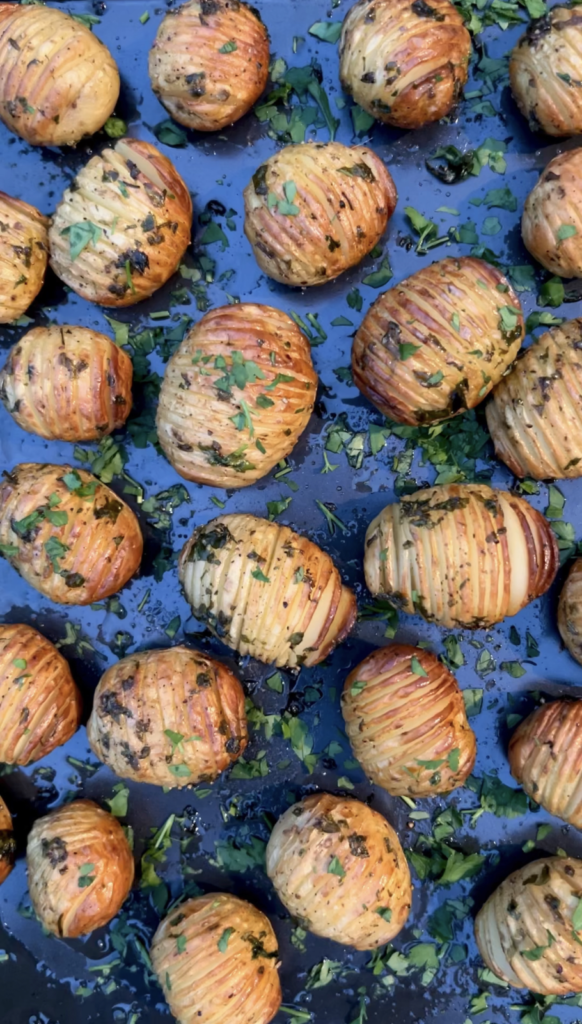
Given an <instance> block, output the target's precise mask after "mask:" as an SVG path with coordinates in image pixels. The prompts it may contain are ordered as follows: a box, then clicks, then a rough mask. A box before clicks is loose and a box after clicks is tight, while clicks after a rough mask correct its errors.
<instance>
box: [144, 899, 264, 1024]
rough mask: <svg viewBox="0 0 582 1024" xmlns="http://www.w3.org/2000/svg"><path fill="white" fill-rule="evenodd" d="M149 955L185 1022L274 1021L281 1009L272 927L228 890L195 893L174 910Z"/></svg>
mask: <svg viewBox="0 0 582 1024" xmlns="http://www.w3.org/2000/svg"><path fill="white" fill-rule="evenodd" d="M150 957H151V961H152V965H153V968H154V971H155V973H156V974H157V976H158V981H159V983H160V985H161V987H162V988H163V990H164V995H165V997H166V999H167V1001H168V1006H169V1007H170V1010H171V1012H172V1014H173V1015H174V1017H176V1018H177V1019H178V1020H180V1022H181V1024H198V1021H204V1024H226V1022H227V1021H228V1022H232V1024H268V1022H269V1021H270V1020H272V1019H273V1017H274V1016H275V1014H276V1013H277V1010H278V1009H279V1006H280V1004H281V984H280V981H279V972H278V967H279V950H278V948H277V938H276V936H275V933H274V931H273V928H272V926H271V922H270V921H269V919H268V918H267V917H265V915H264V914H262V913H261V911H260V910H257V908H256V907H254V906H253V905H252V903H247V901H246V900H241V899H238V897H237V896H231V895H230V894H229V893H223V892H211V893H209V894H208V895H207V896H197V897H195V898H194V899H189V900H186V901H185V903H180V904H179V906H177V907H176V908H175V909H174V910H171V911H170V912H169V914H168V916H167V917H166V918H164V920H163V921H162V923H161V924H160V926H159V928H158V930H157V932H156V933H155V935H154V937H153V940H152V945H151V949H150Z"/></svg>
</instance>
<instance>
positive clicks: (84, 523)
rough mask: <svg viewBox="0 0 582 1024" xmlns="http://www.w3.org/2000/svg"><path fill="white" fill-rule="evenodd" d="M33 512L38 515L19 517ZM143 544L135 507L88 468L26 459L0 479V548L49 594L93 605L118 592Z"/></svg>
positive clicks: (60, 599)
mask: <svg viewBox="0 0 582 1024" xmlns="http://www.w3.org/2000/svg"><path fill="white" fill-rule="evenodd" d="M68 474H74V475H75V476H74V481H73V480H72V482H74V486H71V487H68V486H67V485H66V483H65V482H64V480H63V477H65V476H67V475H68ZM79 481H80V484H79ZM79 490H81V491H84V492H85V495H84V496H83V495H81V496H80V495H79ZM53 495H56V496H57V497H58V498H59V502H58V503H57V502H56V501H55V498H54V497H53ZM51 502H52V504H51ZM63 512H65V513H66V515H67V521H66V522H65V523H63V524H62V525H59V524H58V522H57V523H55V522H54V517H55V514H56V515H57V519H58V518H59V515H62V513H63ZM33 513H37V515H36V516H34V518H33V519H30V520H29V521H28V522H23V520H26V517H30V516H32V515H33ZM49 516H52V518H53V522H51V520H50V519H49V518H48V517H49ZM15 523H18V524H20V525H19V528H18V529H15V528H14V524H15ZM19 531H20V532H19ZM47 543H48V545H49V548H48V550H47V547H46V545H47ZM63 545H64V547H63ZM65 547H66V550H65ZM142 551H143V539H142V535H141V530H140V528H139V523H138V521H137V519H136V517H135V516H134V514H133V512H132V511H131V509H130V508H129V507H128V506H127V505H126V504H125V502H123V501H122V500H121V498H118V496H117V494H115V493H114V492H113V491H112V490H110V488H109V487H106V486H105V484H102V483H100V482H99V481H98V480H97V479H96V478H95V477H94V476H92V474H91V473H87V472H85V471H84V470H82V469H73V467H72V466H52V465H50V464H49V465H41V464H39V463H34V462H24V463H21V464H20V465H19V466H16V467H15V468H14V469H13V470H12V471H11V472H10V473H7V474H5V478H4V481H3V483H1V484H0V552H1V553H2V554H3V555H4V556H5V557H6V559H7V560H8V561H9V562H10V563H11V565H12V566H14V568H15V569H16V570H17V572H19V573H20V575H21V576H22V577H23V578H24V579H25V580H26V582H27V583H30V585H31V586H32V587H34V588H35V589H36V590H39V591H40V592H41V594H44V596H45V597H48V598H49V599H50V600H51V601H56V602H57V603H58V604H92V603H93V602H94V601H100V600H102V599H103V598H104V597H109V596H110V595H111V594H115V593H117V591H118V590H120V589H121V587H123V586H124V585H125V584H126V583H127V581H128V580H129V579H130V578H131V577H132V576H133V574H134V572H135V571H136V570H137V568H138V566H139V564H140V562H141V556H142ZM57 567H58V568H57Z"/></svg>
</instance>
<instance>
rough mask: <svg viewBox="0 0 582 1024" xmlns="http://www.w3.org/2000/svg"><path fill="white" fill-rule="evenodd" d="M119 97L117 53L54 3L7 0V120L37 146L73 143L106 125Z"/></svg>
mask: <svg viewBox="0 0 582 1024" xmlns="http://www.w3.org/2000/svg"><path fill="white" fill-rule="evenodd" d="M118 96H119V71H118V70H117V64H116V63H115V61H114V60H113V57H112V56H111V54H110V52H109V50H108V49H107V47H106V46H104V45H103V43H102V42H101V41H100V40H99V39H98V38H97V36H95V35H93V33H92V32H91V31H90V30H89V29H88V28H87V27H86V26H85V25H81V24H80V22H78V21H75V19H74V18H71V17H70V16H69V15H68V14H65V13H64V12H63V11H58V10H55V9H54V8H53V7H38V6H30V7H19V6H18V4H14V3H5V4H0V118H1V119H2V121H3V122H4V124H5V125H6V126H7V127H8V128H9V129H10V131H12V132H14V133H15V134H16V135H20V137H21V138H23V139H25V140H26V142H29V143H30V144H31V145H33V146H72V145H74V144H75V143H76V142H78V141H79V140H80V139H82V138H83V136H85V135H92V134H93V133H94V132H96V131H98V130H99V128H101V127H102V126H103V125H104V124H105V122H106V120H107V118H108V117H109V115H110V114H112V113H113V110H114V108H115V104H116V103H117V99H118Z"/></svg>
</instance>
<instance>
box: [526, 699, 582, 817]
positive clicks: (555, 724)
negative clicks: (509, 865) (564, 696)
mask: <svg viewBox="0 0 582 1024" xmlns="http://www.w3.org/2000/svg"><path fill="white" fill-rule="evenodd" d="M581 739H582V701H579V700H554V701H551V702H550V703H548V704H542V706H541V707H539V708H536V710H535V711H532V713H531V714H530V715H528V716H527V718H525V719H524V720H523V721H522V722H520V724H519V725H518V727H517V729H516V730H515V732H514V733H513V735H512V737H511V740H510V741H509V749H508V758H509V767H510V768H511V774H512V775H513V777H514V779H516V781H517V782H518V783H519V785H520V786H521V787H522V788H523V789H525V791H526V793H527V794H528V796H531V797H533V799H534V800H536V801H537V803H538V804H541V805H542V807H543V808H545V810H546V811H549V813H550V814H555V815H556V817H557V818H562V819H563V820H564V821H567V822H569V824H570V825H574V826H575V827H576V828H582V797H581V795H580V777H581V772H582V769H581V764H582V759H581V757H580V742H581Z"/></svg>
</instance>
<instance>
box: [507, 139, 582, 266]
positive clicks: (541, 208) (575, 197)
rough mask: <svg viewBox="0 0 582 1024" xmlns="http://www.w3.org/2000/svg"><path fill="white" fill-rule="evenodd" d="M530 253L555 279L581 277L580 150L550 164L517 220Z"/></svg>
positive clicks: (570, 152)
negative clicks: (556, 276) (555, 275)
mask: <svg viewBox="0 0 582 1024" xmlns="http://www.w3.org/2000/svg"><path fill="white" fill-rule="evenodd" d="M521 233H522V235H523V241H524V244H525V246H526V248H527V249H529V251H530V253H531V254H532V256H533V257H534V259H536V260H537V261H538V263H541V265H542V267H545V268H546V270H550V271H551V272H552V274H557V275H558V276H559V277H582V149H570V150H568V152H566V153H561V154H560V155H559V156H555V157H554V159H553V160H550V162H549V164H548V166H547V167H546V169H545V171H543V172H542V174H541V176H540V179H539V181H538V183H537V185H535V186H534V188H533V189H532V190H531V192H530V194H529V195H528V197H527V199H526V201H525V206H524V208H523V216H522V218H521Z"/></svg>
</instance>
